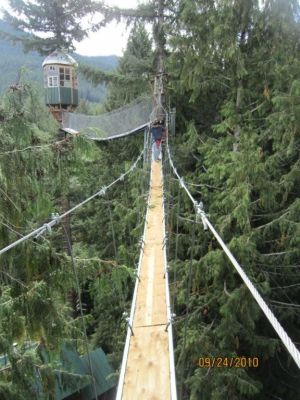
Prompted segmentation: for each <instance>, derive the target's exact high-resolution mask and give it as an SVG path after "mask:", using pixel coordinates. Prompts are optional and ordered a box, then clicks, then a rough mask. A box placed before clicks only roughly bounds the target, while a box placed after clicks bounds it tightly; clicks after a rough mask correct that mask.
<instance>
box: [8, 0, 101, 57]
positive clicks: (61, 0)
mask: <svg viewBox="0 0 300 400" xmlns="http://www.w3.org/2000/svg"><path fill="white" fill-rule="evenodd" d="M9 4H10V7H11V10H12V11H11V12H10V11H7V10H6V11H5V12H4V19H5V20H6V21H7V22H9V23H10V24H11V25H12V26H13V27H14V28H15V29H17V30H18V31H20V34H19V35H15V34H9V33H6V34H5V33H3V32H2V35H4V36H5V37H6V38H8V39H9V40H11V41H13V42H20V43H22V45H23V47H24V50H25V51H26V52H27V51H30V50H34V51H37V52H39V53H40V54H41V55H47V54H49V53H51V52H52V51H54V50H56V49H67V50H69V51H73V50H74V41H81V40H83V39H84V38H85V37H86V36H87V32H88V31H87V28H84V27H82V18H84V17H85V16H87V15H89V14H91V13H93V7H94V2H93V0H51V1H48V0H37V1H34V2H31V1H24V0H10V1H9ZM16 15H17V16H16Z"/></svg>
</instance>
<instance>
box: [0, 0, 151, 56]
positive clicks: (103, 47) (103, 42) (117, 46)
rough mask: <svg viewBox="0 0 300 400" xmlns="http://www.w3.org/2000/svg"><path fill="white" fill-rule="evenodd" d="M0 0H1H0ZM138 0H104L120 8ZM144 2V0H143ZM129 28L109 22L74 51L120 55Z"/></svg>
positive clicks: (88, 53) (90, 54)
mask: <svg viewBox="0 0 300 400" xmlns="http://www.w3.org/2000/svg"><path fill="white" fill-rule="evenodd" d="M0 1H1V0H0ZM142 2H143V1H139V0H106V1H105V3H106V4H107V5H110V6H118V7H122V8H135V7H136V6H137V5H138V3H142ZM144 2H145V1H144ZM129 31H130V29H129V28H126V25H125V24H124V23H119V24H117V23H116V22H112V23H110V24H109V25H108V26H107V27H105V28H102V29H101V30H100V31H98V32H95V33H91V34H90V35H89V37H88V38H87V39H85V40H83V41H82V42H80V43H78V44H77V46H76V52H77V53H79V54H82V55H85V56H100V55H101V56H105V55H111V54H115V55H117V56H121V55H122V53H123V51H124V50H125V48H126V43H127V39H128V35H129Z"/></svg>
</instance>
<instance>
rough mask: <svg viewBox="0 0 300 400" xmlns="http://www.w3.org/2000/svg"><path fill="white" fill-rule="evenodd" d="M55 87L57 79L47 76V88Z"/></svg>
mask: <svg viewBox="0 0 300 400" xmlns="http://www.w3.org/2000/svg"><path fill="white" fill-rule="evenodd" d="M57 86H58V77H57V76H49V78H48V87H57Z"/></svg>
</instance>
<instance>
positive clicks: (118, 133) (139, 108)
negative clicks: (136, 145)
mask: <svg viewBox="0 0 300 400" xmlns="http://www.w3.org/2000/svg"><path fill="white" fill-rule="evenodd" d="M151 111H152V100H151V97H141V98H138V99H136V100H135V101H133V102H132V103H130V104H128V105H126V106H124V107H122V108H119V109H117V110H114V111H111V112H109V113H105V114H100V115H85V114H76V113H70V112H67V111H64V112H63V115H62V128H63V130H65V131H67V132H73V133H74V132H81V133H83V134H85V135H86V136H87V137H89V138H90V139H93V140H109V139H114V138H118V137H122V136H126V135H129V134H130V133H134V132H137V131H139V130H141V129H142V128H143V127H145V126H146V125H147V124H148V123H149V120H150V114H151Z"/></svg>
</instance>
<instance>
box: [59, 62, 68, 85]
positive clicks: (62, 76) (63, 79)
mask: <svg viewBox="0 0 300 400" xmlns="http://www.w3.org/2000/svg"><path fill="white" fill-rule="evenodd" d="M59 84H60V86H67V87H71V69H70V68H66V67H60V68H59Z"/></svg>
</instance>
